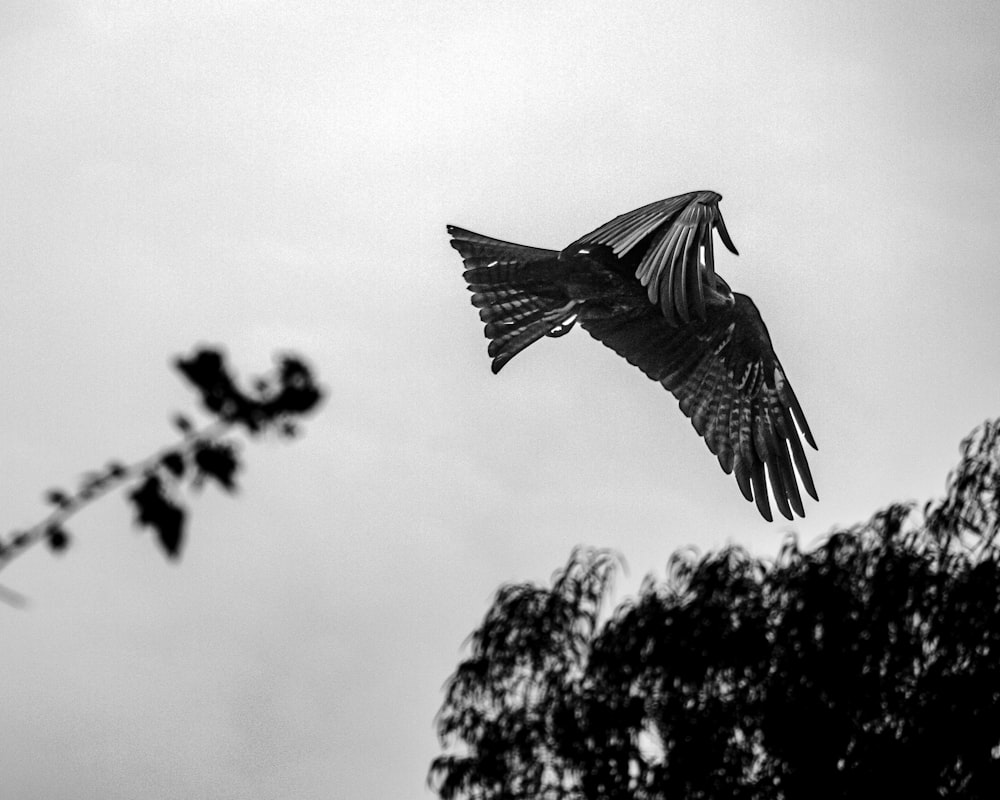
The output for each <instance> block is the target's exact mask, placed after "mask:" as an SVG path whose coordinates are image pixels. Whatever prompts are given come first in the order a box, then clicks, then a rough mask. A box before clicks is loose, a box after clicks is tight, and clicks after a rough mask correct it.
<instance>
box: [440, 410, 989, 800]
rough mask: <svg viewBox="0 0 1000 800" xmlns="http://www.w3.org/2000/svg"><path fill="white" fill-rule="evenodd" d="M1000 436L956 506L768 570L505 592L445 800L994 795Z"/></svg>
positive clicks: (721, 562)
mask: <svg viewBox="0 0 1000 800" xmlns="http://www.w3.org/2000/svg"><path fill="white" fill-rule="evenodd" d="M998 478H1000V420H997V421H995V422H988V423H985V424H984V425H983V426H981V427H980V428H978V429H977V430H976V431H975V432H974V433H973V434H972V435H971V436H970V437H969V438H968V439H966V440H965V441H964V442H963V444H962V460H961V463H960V465H959V466H958V468H957V469H956V470H955V471H954V472H953V473H952V474H951V475H950V477H949V480H948V488H947V495H946V497H945V498H944V499H943V500H941V501H939V502H936V503H929V504H928V505H927V506H925V508H924V509H923V512H922V513H919V512H917V511H916V510H915V509H914V508H913V506H911V505H893V506H890V507H889V508H887V509H885V510H883V511H881V512H880V513H878V514H877V515H875V517H874V518H873V519H872V520H871V521H869V522H867V523H865V524H862V525H858V526H856V527H854V528H851V529H848V530H843V531H839V532H835V533H832V534H831V535H829V536H828V537H826V538H825V540H824V541H823V542H822V543H821V544H820V545H818V546H817V547H815V548H814V549H810V550H808V551H803V550H801V549H800V548H799V546H798V544H797V542H796V541H795V540H794V539H790V540H788V541H787V542H786V544H785V546H784V547H783V549H782V551H781V553H780V555H779V557H778V558H777V559H775V560H773V561H770V560H764V559H759V558H754V557H752V556H751V555H749V554H748V553H747V552H745V551H744V550H741V549H740V548H738V547H728V548H726V549H724V550H721V551H719V552H714V553H709V554H707V555H704V556H702V557H696V556H695V555H693V554H692V553H690V552H687V553H685V552H681V553H677V554H675V555H674V556H673V557H672V559H671V561H670V563H669V568H668V574H667V578H666V580H665V581H664V582H662V583H661V584H656V583H654V582H653V581H652V580H651V579H650V578H647V579H646V581H645V582H644V584H643V586H642V589H641V590H640V593H639V595H638V597H636V598H634V599H631V600H628V601H626V602H624V603H622V604H621V605H619V606H618V607H617V608H616V609H614V610H613V611H605V605H606V602H607V599H608V596H609V592H610V589H611V584H612V581H613V578H614V576H615V574H616V573H617V571H618V567H619V561H618V559H617V558H616V557H615V556H614V555H612V554H610V553H608V552H604V551H597V550H586V549H580V550H577V551H575V552H574V553H573V555H572V556H571V558H570V560H569V563H568V564H567V565H566V567H565V568H564V569H562V570H560V571H558V572H557V573H556V574H555V576H554V578H553V581H552V585H551V586H550V587H543V586H537V585H532V584H521V585H508V586H505V587H503V588H501V589H500V591H499V592H498V594H497V596H496V599H495V601H494V603H493V605H492V607H491V608H490V609H489V611H488V612H487V614H486V617H485V619H484V620H483V622H482V624H481V625H480V627H479V628H478V629H477V630H476V631H475V632H474V633H473V634H472V636H471V647H470V650H471V654H470V656H469V657H468V658H467V659H466V660H465V661H463V662H462V663H461V664H460V665H459V667H458V669H457V671H456V672H455V674H454V675H453V676H452V677H451V679H450V680H449V682H448V684H447V687H446V699H445V702H444V705H443V707H442V709H441V711H440V713H439V716H438V732H439V735H440V737H441V740H442V745H443V747H444V749H445V751H446V752H445V754H444V755H442V756H440V757H439V758H437V759H436V760H435V761H434V763H433V764H432V767H431V772H430V778H429V780H430V783H431V784H432V786H433V787H434V788H435V789H436V791H437V792H438V793H439V794H440V796H441V797H443V798H458V797H469V798H479V799H482V800H486V799H487V798H497V799H498V800H499V798H505V800H513V799H514V798H531V799H532V800H543V799H544V798H573V799H574V800H576V799H577V798H581V799H582V798H594V799H595V800H596V798H602V800H605V799H609V798H630V799H633V798H634V799H642V800H645V799H646V798H657V799H661V798H662V799H663V800H666V799H667V798H685V800H692V799H694V798H706V799H707V798H712V799H713V800H717V799H718V798H747V799H748V800H749V799H751V798H752V799H753V800H758V799H760V800H763V799H764V798H767V799H768V800H772V799H773V798H824V797H831V798H833V797H837V798H847V797H851V798H866V797H882V798H888V797H901V798H902V797H905V798H925V797H926V798H931V797H934V798H940V797H954V798H958V797H961V798H987V797H988V798H996V797H1000V551H998V546H997V541H996V540H997V532H998V514H1000V480H998Z"/></svg>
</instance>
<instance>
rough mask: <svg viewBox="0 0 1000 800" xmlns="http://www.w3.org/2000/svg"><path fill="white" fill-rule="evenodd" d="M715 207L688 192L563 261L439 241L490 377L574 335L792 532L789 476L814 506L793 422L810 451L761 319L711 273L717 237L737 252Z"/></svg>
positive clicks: (587, 239) (582, 242)
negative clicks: (608, 355)
mask: <svg viewBox="0 0 1000 800" xmlns="http://www.w3.org/2000/svg"><path fill="white" fill-rule="evenodd" d="M721 199H722V198H721V196H720V195H718V194H716V193H715V192H691V193H689V194H686V195H680V196H678V197H673V198H669V199H667V200H661V201H658V202H657V203H651V204H649V205H648V206H643V207H642V208H639V209H636V210H635V211H631V212H629V213H627V214H623V215H621V216H619V217H616V218H615V219H613V220H611V221H610V222H608V223H606V224H605V225H602V226H601V227H599V228H597V229H596V230H594V231H592V232H591V233H589V234H587V235H586V236H583V237H581V238H580V239H577V240H576V241H575V242H573V243H572V244H571V245H569V246H568V247H566V248H565V249H563V250H562V251H557V250H546V249H542V248H536V247H526V246H524V245H519V244H514V243H512V242H504V241H501V240H499V239H492V238H489V237H486V236H482V235H480V234H477V233H472V232H471V231H467V230H464V229H462V228H457V227H454V226H448V232H449V233H450V234H451V236H452V246H453V247H454V248H455V249H456V250H458V251H459V253H460V254H461V256H462V258H463V260H464V262H465V265H466V271H465V274H464V276H465V279H466V281H467V282H468V284H469V289H470V291H471V292H472V293H473V295H472V304H473V305H474V306H476V307H477V308H479V314H480V318H481V319H482V321H483V322H484V323H485V326H486V327H485V331H486V335H487V337H489V338H490V339H491V342H490V345H489V354H490V356H492V357H493V371H494V372H499V371H500V369H502V368H503V366H504V365H505V364H506V363H507V362H508V361H509V360H510V359H511V358H513V357H514V356H515V355H516V354H517V353H519V352H521V350H523V349H524V348H525V347H527V346H528V345H530V344H532V343H533V342H535V341H537V340H538V339H540V338H542V337H544V336H562V335H563V334H565V333H568V332H569V331H570V330H571V329H572V328H573V326H574V325H575V324H576V323H579V324H580V325H581V326H582V327H583V328H584V329H585V330H587V332H588V333H590V334H591V336H593V337H594V338H595V339H597V340H598V341H600V342H602V343H604V344H605V345H607V346H608V347H610V348H611V349H612V350H614V351H615V352H617V353H618V354H619V355H621V356H622V357H624V358H625V359H626V360H627V361H629V363H631V364H633V365H635V366H636V367H638V368H639V369H641V370H642V371H643V372H644V373H646V375H648V376H649V377H650V378H652V379H653V380H656V381H659V382H660V383H662V384H663V386H664V387H666V388H667V389H669V390H670V391H671V392H672V393H673V394H674V396H675V397H676V398H677V399H678V401H679V402H680V407H681V410H682V411H683V412H684V413H685V414H686V415H687V416H688V417H689V418H690V419H691V421H692V424H693V425H694V427H695V430H697V431H698V433H699V434H700V435H701V436H702V437H703V438H704V439H705V442H706V444H707V445H708V447H709V449H710V450H711V451H712V452H713V453H714V454H715V455H716V456H717V457H718V459H719V463H720V464H721V466H722V468H723V469H724V470H725V471H726V472H727V473H730V472H735V475H736V480H737V483H738V484H739V487H740V490H741V491H742V492H743V495H744V496H745V497H746V498H747V499H748V500H755V501H756V503H757V508H758V509H759V510H760V513H761V514H762V515H763V516H764V517H765V518H766V519H768V520H770V519H771V510H770V504H769V502H768V491H767V483H768V481H769V482H770V486H771V490H772V494H773V495H774V499H775V503H776V505H777V506H778V510H779V511H781V513H782V514H783V515H784V516H785V517H787V518H788V519H792V512H793V511H794V512H796V513H798V514H799V515H803V513H804V512H803V507H802V499H801V495H800V492H799V484H798V480H797V478H796V470H797V471H798V477H799V478H800V479H801V482H802V485H803V487H804V488H805V489H806V491H807V492H808V493H809V494H810V495H811V496H812V497H813V498H816V497H817V495H816V489H815V486H814V485H813V480H812V476H811V474H810V472H809V465H808V463H807V462H806V458H805V452H804V450H803V448H802V443H801V441H800V439H799V431H798V430H796V423H797V424H798V428H799V430H801V432H802V435H803V436H804V437H805V439H806V441H807V442H809V444H810V445H812V446H813V447H815V446H816V444H815V441H814V440H813V437H812V433H811V432H810V430H809V426H808V424H807V423H806V420H805V416H804V415H803V413H802V409H801V407H800V406H799V403H798V400H797V399H796V397H795V394H794V392H793V391H792V388H791V386H790V385H789V383H788V380H787V378H786V377H785V373H784V370H783V369H782V367H781V363H780V362H779V361H778V358H777V356H776V355H775V353H774V349H773V347H772V345H771V339H770V336H769V335H768V333H767V328H766V327H765V326H764V322H763V320H762V319H761V317H760V314H759V312H758V311H757V307H756V306H755V305H754V303H753V301H752V300H751V299H750V298H749V297H747V296H746V295H742V294H735V293H733V292H732V290H731V289H730V288H729V286H728V284H727V283H726V282H725V281H724V280H722V278H720V277H719V276H718V275H716V274H715V264H714V255H713V245H712V231H713V229H717V230H718V231H719V234H720V237H721V239H722V241H723V243H724V244H725V245H726V246H727V247H728V248H729V249H730V250H731V251H732V252H733V253H736V248H735V247H734V246H733V244H732V241H731V240H730V239H729V234H728V233H727V232H726V229H725V223H724V222H723V220H722V214H721V212H720V211H719V207H718V202H719V200H721ZM793 465H794V467H793ZM765 469H766V472H765ZM765 475H766V477H765Z"/></svg>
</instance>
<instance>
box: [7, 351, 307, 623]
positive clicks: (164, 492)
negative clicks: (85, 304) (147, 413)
mask: <svg viewBox="0 0 1000 800" xmlns="http://www.w3.org/2000/svg"><path fill="white" fill-rule="evenodd" d="M174 366H175V368H176V369H177V370H178V371H179V372H180V373H181V375H182V376H183V377H184V378H185V380H187V381H188V382H189V383H190V384H191V385H192V386H193V387H194V388H195V390H196V391H197V392H198V393H199V394H200V399H201V404H202V406H203V407H204V408H205V410H206V411H207V412H208V413H209V414H211V415H212V416H213V417H214V418H215V419H214V420H213V421H211V422H209V423H208V424H206V425H204V426H203V427H201V428H195V426H194V424H193V423H192V422H191V420H190V419H189V418H188V417H187V416H185V415H183V414H176V415H175V416H174V417H173V420H172V422H173V425H174V427H176V428H177V430H178V431H179V432H180V434H181V436H180V438H179V439H178V440H177V441H176V442H174V443H173V444H171V445H168V446H166V447H163V448H161V449H160V450H158V451H156V452H155V453H153V454H152V455H150V456H148V457H146V458H144V459H142V460H140V461H137V462H135V463H133V464H129V465H126V464H122V463H121V462H118V461H112V462H110V463H109V464H107V465H106V466H105V467H104V468H103V469H101V470H97V471H94V472H88V473H86V474H84V476H83V477H82V479H81V481H80V484H79V486H78V487H77V489H76V490H75V491H72V492H71V491H66V490H63V489H55V488H54V489H49V490H48V491H47V492H46V493H45V499H46V501H47V502H48V503H50V504H51V505H52V506H54V508H53V510H52V511H51V512H50V513H49V514H48V515H47V516H45V517H44V518H43V519H42V520H40V521H39V522H37V523H36V524H35V525H33V526H31V527H30V528H27V529H24V530H19V531H13V532H11V533H9V534H8V535H7V536H6V537H2V538H0V569H3V568H5V567H6V566H8V565H9V564H10V563H11V562H12V561H13V560H14V559H15V558H17V557H18V556H20V555H22V554H23V553H25V552H26V551H27V550H28V549H30V548H31V547H32V546H33V545H37V544H39V543H40V542H45V543H47V544H48V545H49V547H50V549H51V550H52V551H53V552H55V553H61V552H63V551H64V550H65V549H66V548H67V547H68V546H69V545H70V543H71V541H72V537H71V535H70V533H69V531H68V530H67V528H66V522H67V521H68V520H69V519H70V518H72V517H73V516H74V515H75V514H77V513H79V512H80V511H82V510H83V509H84V508H86V507H88V506H89V505H90V504H92V503H93V502H95V501H96V500H98V499H99V498H101V497H103V496H104V495H106V494H108V493H109V492H112V491H115V490H117V489H120V488H122V487H123V486H126V485H130V484H132V485H134V486H135V488H134V489H133V490H132V491H131V492H129V493H128V495H127V498H128V500H129V502H130V503H131V504H132V506H133V507H134V510H135V514H136V523H137V524H138V525H140V526H147V527H150V528H152V529H153V531H154V532H155V534H156V538H157V542H158V544H159V545H160V547H161V548H162V549H163V551H164V553H165V554H166V555H167V556H168V557H169V558H172V559H176V558H178V557H179V556H180V552H181V548H182V547H183V543H184V523H185V520H186V515H187V512H186V509H185V508H184V507H183V506H182V505H181V503H180V502H179V500H178V499H177V493H178V491H179V489H180V486H181V485H182V484H183V483H184V482H185V481H186V482H188V483H189V484H190V485H191V487H193V488H195V489H199V488H201V486H202V485H204V483H205V482H206V481H209V480H210V481H214V482H215V483H216V484H218V485H219V486H220V487H221V488H222V489H223V490H225V491H226V492H230V493H232V492H235V491H236V489H237V483H236V475H237V473H238V472H239V470H240V469H241V468H242V462H241V460H240V456H239V450H238V448H237V446H236V445H237V442H236V441H235V440H234V439H233V438H232V437H228V438H227V436H226V435H227V434H229V433H231V432H233V431H234V430H242V431H243V432H244V433H245V434H246V435H248V436H250V437H257V436H260V435H262V434H265V433H268V432H273V433H276V434H277V435H278V436H279V437H284V438H291V437H294V436H295V435H297V433H298V426H299V423H300V420H301V418H302V417H304V416H305V415H307V414H309V413H311V412H312V411H314V410H315V409H316V408H317V406H318V405H319V403H320V402H321V400H322V398H323V390H322V389H321V388H320V387H319V386H318V385H317V384H316V383H315V381H314V379H313V376H312V373H311V371H310V370H309V368H308V367H307V366H306V364H305V362H304V361H302V360H301V359H300V358H298V357H295V356H291V355H284V356H281V357H279V358H278V359H277V366H276V368H275V369H274V371H273V372H272V373H271V374H269V375H267V376H265V377H262V378H257V379H256V380H254V381H253V388H252V389H251V390H249V391H245V390H243V389H241V388H239V386H238V385H237V382H236V381H235V380H234V379H233V377H232V376H231V374H230V372H229V370H228V368H227V366H226V363H225V356H224V354H223V353H222V351H220V350H217V349H214V348H201V349H197V350H195V351H194V353H193V354H192V355H191V356H190V357H187V358H185V357H178V358H176V359H175V360H174ZM0 601H2V602H6V603H7V604H8V605H13V606H17V607H22V606H23V605H24V604H25V599H24V597H23V596H22V595H20V594H19V593H17V592H14V591H12V590H10V589H7V588H5V587H3V586H0Z"/></svg>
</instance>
